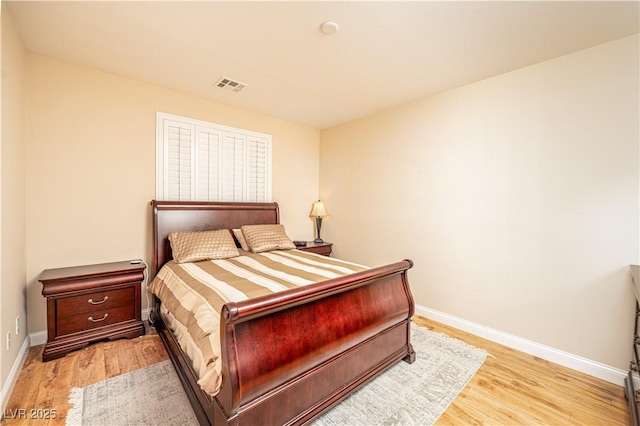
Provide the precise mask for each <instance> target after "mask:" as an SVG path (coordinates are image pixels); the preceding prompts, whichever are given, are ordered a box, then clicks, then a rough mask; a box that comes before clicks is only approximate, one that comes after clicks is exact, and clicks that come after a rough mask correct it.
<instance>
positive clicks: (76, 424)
mask: <svg viewBox="0 0 640 426" xmlns="http://www.w3.org/2000/svg"><path fill="white" fill-rule="evenodd" d="M68 402H69V405H71V408H70V409H69V411H68V412H67V420H66V422H65V426H80V425H82V411H83V410H82V407H83V405H84V392H83V391H82V388H72V389H71V392H69V401H68Z"/></svg>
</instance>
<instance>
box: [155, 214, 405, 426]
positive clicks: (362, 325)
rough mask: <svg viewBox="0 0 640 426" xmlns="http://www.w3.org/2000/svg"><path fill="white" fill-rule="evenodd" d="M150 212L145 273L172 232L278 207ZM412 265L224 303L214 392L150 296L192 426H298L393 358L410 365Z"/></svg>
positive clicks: (258, 219) (239, 221) (268, 217)
mask: <svg viewBox="0 0 640 426" xmlns="http://www.w3.org/2000/svg"><path fill="white" fill-rule="evenodd" d="M151 206H152V217H153V250H154V251H153V270H152V274H153V276H155V275H157V274H158V273H159V271H160V269H161V268H162V267H163V266H164V265H165V264H167V263H168V262H169V263H172V262H170V261H171V260H172V252H171V244H170V243H169V240H168V237H169V234H170V233H171V232H189V231H204V230H213V229H230V230H231V229H238V228H240V227H241V226H243V225H269V224H279V223H280V216H279V208H278V204H277V203H228V202H226V203H225V202H215V203H211V202H169V201H152V202H151ZM296 252H297V250H294V251H292V252H291V255H296V254H297V253H296ZM278 254H279V253H278ZM314 256H319V255H314ZM312 260H313V259H312ZM167 266H168V265H167ZM412 266H413V263H412V262H411V261H410V260H403V261H400V262H396V263H392V264H389V265H384V266H380V267H374V268H367V269H362V270H360V271H359V272H355V273H349V274H347V275H341V276H337V277H335V278H329V279H326V280H323V281H320V282H317V283H314V284H310V285H305V286H301V287H295V288H291V289H288V290H285V291H281V292H275V293H270V294H266V295H262V296H258V297H255V298H250V299H247V300H242V301H239V302H227V303H225V304H224V305H223V306H222V310H221V312H220V324H219V331H220V337H219V338H220V352H221V359H220V362H221V377H222V379H221V384H220V387H219V390H218V391H217V394H215V395H214V396H212V395H211V394H210V393H208V392H205V390H204V389H203V388H202V387H201V386H200V385H199V384H198V380H199V377H198V374H197V373H196V370H197V369H196V368H194V366H193V365H192V362H191V360H190V357H189V356H188V355H187V353H186V352H185V351H183V350H182V348H181V346H180V344H179V343H178V340H179V339H178V338H177V337H176V336H175V335H174V333H173V332H172V331H171V327H170V325H171V318H170V317H169V316H167V315H166V311H167V310H166V309H164V310H163V308H162V301H161V300H159V299H158V298H157V297H156V296H154V306H153V311H152V313H151V317H152V318H153V320H154V326H155V328H156V330H157V332H158V334H159V336H160V338H161V339H162V341H163V343H164V345H165V347H166V349H167V351H168V353H169V356H170V358H171V361H172V363H173V365H174V367H175V369H176V372H177V373H178V376H179V378H180V381H181V382H182V385H183V387H184V389H185V391H186V393H187V396H188V398H189V401H190V402H191V405H192V407H193V409H194V412H195V414H196V417H197V418H198V421H199V422H200V424H203V425H206V424H213V425H241V424H247V425H256V424H261V425H262V424H264V425H267V424H269V425H281V424H305V423H309V422H311V421H312V420H313V419H315V418H317V417H318V416H319V415H320V414H321V413H322V412H324V411H326V410H328V409H330V408H331V407H333V406H334V405H336V404H337V403H338V402H340V401H341V400H343V399H344V398H346V397H347V396H348V395H349V394H351V393H352V392H354V391H355V390H357V389H358V388H360V387H361V386H363V385H365V384H366V383H367V382H368V381H370V380H371V379H373V378H374V377H375V376H377V375H379V374H381V373H382V372H383V371H385V370H386V369H387V368H389V367H390V366H391V365H393V364H395V363H396V362H398V361H400V360H404V361H406V362H408V363H412V362H413V361H414V360H415V353H414V351H413V348H412V346H411V341H410V323H411V317H412V315H413V313H414V302H413V298H412V295H411V290H410V288H409V283H408V279H407V270H408V269H410V268H411V267H412ZM317 330H321V331H322V332H315V331H317ZM327 336H333V337H332V338H331V339H329V340H328V338H327ZM159 397H161V396H159Z"/></svg>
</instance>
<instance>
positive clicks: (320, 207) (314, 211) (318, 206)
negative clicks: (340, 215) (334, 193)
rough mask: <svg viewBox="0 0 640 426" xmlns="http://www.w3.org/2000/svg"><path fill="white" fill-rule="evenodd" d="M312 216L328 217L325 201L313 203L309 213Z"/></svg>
mask: <svg viewBox="0 0 640 426" xmlns="http://www.w3.org/2000/svg"><path fill="white" fill-rule="evenodd" d="M309 216H310V217H327V216H329V215H328V214H327V210H326V209H325V208H324V203H323V202H322V201H320V200H318V201H316V202H315V203H313V207H312V208H311V213H309Z"/></svg>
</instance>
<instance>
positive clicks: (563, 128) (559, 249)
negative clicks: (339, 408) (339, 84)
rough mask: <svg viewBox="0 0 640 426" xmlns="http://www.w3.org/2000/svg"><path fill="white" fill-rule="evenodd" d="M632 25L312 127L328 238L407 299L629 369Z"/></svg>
mask: <svg viewBox="0 0 640 426" xmlns="http://www.w3.org/2000/svg"><path fill="white" fill-rule="evenodd" d="M638 50H639V46H638V36H633V37H628V38H624V39H621V40H618V41H615V42H612V43H608V44H604V45H600V46H597V47H594V48H591V49H588V50H584V51H580V52H577V53H574V54H571V55H567V56H564V57H561V58H557V59H555V60H551V61H547V62H544V63H540V64H537V65H534V66H530V67H527V68H523V69H520V70H517V71H514V72H511V73H508V74H504V75H500V76H497V77H495V78H491V79H488V80H485V81H481V82H479V83H476V84H472V85H469V86H465V87H462V88H459V89H456V90H451V91H448V92H446V93H442V94H439V95H437V96H433V97H430V98H427V99H422V100H419V101H416V102H413V103H410V104H407V105H404V106H400V107H398V108H394V109H392V110H389V111H386V112H383V113H380V114H376V115H373V116H369V117H366V118H364V119H361V120H358V121H355V122H351V123H347V124H345V125H341V126H338V127H334V128H331V129H327V130H323V131H322V132H321V135H320V137H321V144H320V195H321V197H322V199H323V200H324V201H325V202H326V206H327V209H328V211H329V214H330V215H331V216H330V217H329V218H327V220H325V222H324V224H323V236H324V237H325V239H326V240H329V241H332V242H334V243H335V246H334V248H335V253H336V254H337V255H338V256H339V257H343V258H347V259H352V260H354V261H360V262H364V263H366V264H371V265H375V264H381V263H385V262H390V261H394V260H399V259H402V258H407V257H408V258H411V259H413V260H414V261H415V267H414V269H412V270H411V271H410V282H411V287H412V290H413V292H414V296H415V298H416V303H417V304H419V305H422V306H425V307H428V308H431V309H435V310H437V311H440V312H444V313H447V314H450V315H453V316H456V317H458V318H462V319H465V320H468V321H472V322H474V323H477V324H480V325H483V326H486V327H491V328H494V329H497V330H501V331H503V332H506V333H510V334H513V335H516V336H519V337H521V338H525V339H528V340H531V341H534V342H538V343H541V344H544V345H548V346H551V347H553V348H557V349H561V350H564V351H567V352H569V353H572V354H577V355H580V356H583V357H585V358H587V359H591V360H595V361H599V362H602V363H604V364H606V365H610V366H614V367H617V368H620V369H626V368H627V367H628V363H629V359H630V358H629V356H630V350H631V345H630V341H631V335H632V326H633V309H634V302H633V300H634V299H633V293H632V288H631V281H630V275H629V267H628V266H629V264H631V263H638V262H639V261H640V255H639V226H640V224H639V220H640V219H639V217H640V215H639V204H640V190H639V162H638V160H639V149H638V148H639V135H638V132H639V130H638V129H639V118H638V117H639V106H638V93H639V87H638V77H639V73H638V61H639V57H638Z"/></svg>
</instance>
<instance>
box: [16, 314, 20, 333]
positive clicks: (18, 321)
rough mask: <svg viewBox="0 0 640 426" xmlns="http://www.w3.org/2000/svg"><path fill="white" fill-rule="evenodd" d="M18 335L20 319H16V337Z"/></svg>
mask: <svg viewBox="0 0 640 426" xmlns="http://www.w3.org/2000/svg"><path fill="white" fill-rule="evenodd" d="M19 335H20V317H19V316H17V317H16V336H19Z"/></svg>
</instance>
